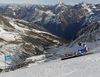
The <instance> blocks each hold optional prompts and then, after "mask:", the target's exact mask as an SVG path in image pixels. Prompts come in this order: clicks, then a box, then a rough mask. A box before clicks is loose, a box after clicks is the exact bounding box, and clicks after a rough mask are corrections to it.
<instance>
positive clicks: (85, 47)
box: [78, 43, 88, 53]
mask: <svg viewBox="0 0 100 77" xmlns="http://www.w3.org/2000/svg"><path fill="white" fill-rule="evenodd" d="M81 47H83V48H82V49H81V50H78V53H86V52H87V50H88V48H87V46H86V44H84V43H81Z"/></svg>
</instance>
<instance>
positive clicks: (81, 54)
mask: <svg viewBox="0 0 100 77" xmlns="http://www.w3.org/2000/svg"><path fill="white" fill-rule="evenodd" d="M89 54H93V52H87V53H79V54H75V55H73V56H66V57H62V58H61V60H65V59H71V58H75V57H80V56H84V55H89Z"/></svg>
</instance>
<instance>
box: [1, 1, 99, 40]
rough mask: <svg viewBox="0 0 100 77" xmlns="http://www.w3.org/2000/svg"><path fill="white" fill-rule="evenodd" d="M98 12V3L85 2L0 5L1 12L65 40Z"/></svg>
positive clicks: (70, 37) (72, 35)
mask: <svg viewBox="0 0 100 77" xmlns="http://www.w3.org/2000/svg"><path fill="white" fill-rule="evenodd" d="M99 12H100V4H89V3H85V2H82V3H79V4H77V5H74V6H70V5H65V4H64V3H62V2H60V3H58V4H56V5H30V6H21V5H15V6H14V5H13V6H11V5H6V6H3V7H2V6H1V7H0V13H1V14H6V15H8V16H15V17H19V18H21V19H24V20H26V21H28V22H32V23H34V24H37V25H40V26H43V27H44V28H46V29H47V30H49V31H50V32H51V33H53V34H55V35H57V36H60V37H62V38H65V39H67V40H71V39H72V38H73V37H74V36H75V35H76V34H77V32H78V31H80V29H82V28H84V27H86V26H87V24H88V22H89V20H90V19H91V18H92V16H95V15H96V14H97V13H99ZM69 33H70V34H69Z"/></svg>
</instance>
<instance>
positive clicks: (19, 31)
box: [0, 15, 67, 66]
mask: <svg viewBox="0 0 100 77" xmlns="http://www.w3.org/2000/svg"><path fill="white" fill-rule="evenodd" d="M31 27H32V28H31ZM65 43H67V41H66V40H64V39H61V38H59V37H57V36H55V35H53V34H51V33H49V32H48V31H47V30H46V29H44V28H42V27H39V26H37V25H34V24H32V23H29V22H26V21H24V20H21V19H16V18H11V17H7V16H1V15H0V66H2V65H3V66H4V53H6V54H7V55H8V52H9V51H10V52H11V54H12V58H13V60H14V63H15V64H16V63H21V62H23V61H24V60H25V59H26V58H28V57H30V56H34V55H40V54H43V53H44V52H45V50H46V49H47V48H49V47H56V46H59V45H62V44H65Z"/></svg>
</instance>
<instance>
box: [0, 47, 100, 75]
mask: <svg viewBox="0 0 100 77" xmlns="http://www.w3.org/2000/svg"><path fill="white" fill-rule="evenodd" d="M61 48H62V49H63V47H61ZM61 48H60V49H61ZM66 51H67V50H66ZM91 51H93V52H94V54H91V55H86V56H82V57H77V58H73V59H68V60H60V58H57V57H52V58H49V59H47V60H44V61H43V62H38V63H35V64H32V66H30V67H29V68H26V69H20V70H15V71H11V72H8V73H2V74H1V75H0V77H19V76H20V77H99V76H100V69H99V68H100V48H99V47H96V48H94V49H93V50H91Z"/></svg>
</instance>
